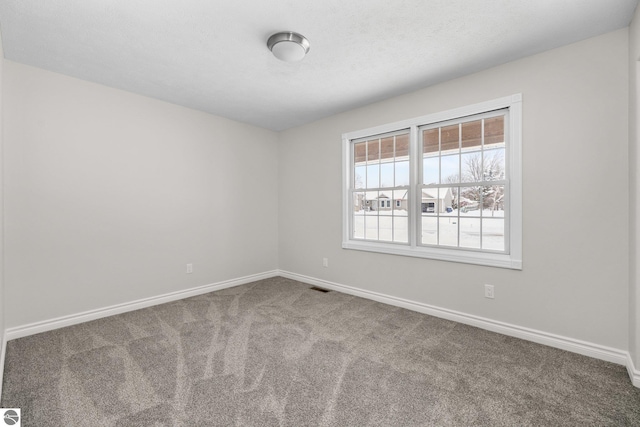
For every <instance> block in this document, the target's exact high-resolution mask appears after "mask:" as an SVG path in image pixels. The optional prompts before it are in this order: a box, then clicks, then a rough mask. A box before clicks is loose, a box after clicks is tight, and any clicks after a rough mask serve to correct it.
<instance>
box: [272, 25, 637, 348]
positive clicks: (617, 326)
mask: <svg viewBox="0 0 640 427" xmlns="http://www.w3.org/2000/svg"><path fill="white" fill-rule="evenodd" d="M628 58H629V53H628V29H622V30H619V31H615V32H612V33H609V34H605V35H602V36H599V37H596V38H592V39H589V40H585V41H582V42H579V43H576V44H573V45H569V46H566V47H562V48H559V49H555V50H552V51H548V52H545V53H542V54H538V55H535V56H531V57H528V58H525V59H522V60H518V61H515V62H511V63H508V64H505V65H502V66H499V67H495V68H492V69H489V70H486V71H483V72H479V73H476V74H473V75H470V76H466V77H463V78H459V79H456V80H452V81H449V82H446V83H443V84H439V85H436V86H432V87H429V88H426V89H424V90H420V91H417V92H413V93H409V94H407V95H404V96H399V97H396V98H393V99H389V100H387V101H383V102H380V103H377V104H373V105H370V106H367V107H364V108H360V109H356V110H352V111H349V112H346V113H343V114H340V115H337V116H334V117H330V118H327V119H325V120H321V121H318V122H316V123H313V124H309V125H306V126H302V127H299V128H296V129H291V130H288V131H285V132H283V133H281V135H280V145H279V150H280V154H279V159H280V169H279V180H278V183H279V194H280V214H279V227H280V233H279V236H280V241H279V248H280V249H279V256H280V268H281V269H283V270H286V271H291V272H294V273H298V274H303V275H307V276H311V277H315V278H319V279H324V280H328V281H333V282H337V283H341V284H345V285H349V286H354V287H357V288H360V289H364V290H367V291H373V292H379V293H383V294H387V295H391V296H394V297H399V298H405V299H408V300H412V301H416V302H420V303H426V304H431V305H435V306H438V307H442V308H446V309H449V310H456V311H459V312H463V313H467V314H472V315H477V316H482V317H485V318H489V319H493V320H497V321H502V322H507V323H510V324H515V325H519V326H523V327H528V328H533V329H537V330H540V331H545V332H548V333H553V334H558V335H561V336H566V337H572V338H574V339H579V340H584V341H587V342H591V343H596V344H600V345H604V346H609V347H612V348H615V349H623V350H626V349H627V348H628V340H629V333H628V331H629V323H628V319H629V318H628V311H629V304H628V297H629V286H628V282H629V259H628V258H629V257H628V247H629V238H628V231H629V202H628V194H629V191H628V190H629V181H628V159H627V156H628V72H629V71H628V70H629V67H628ZM514 93H522V94H523V162H524V173H523V177H524V203H523V208H524V213H523V221H524V228H523V240H524V244H523V263H524V268H523V270H522V271H514V270H506V269H499V268H489V267H480V266H472V265H463V264H457V263H448V262H441V261H432V260H424V259H417V258H408V257H401V256H393V255H384V254H375V253H367V252H359V251H353V250H344V249H341V227H342V223H341V209H340V206H341V194H342V188H341V185H342V184H341V138H340V137H341V134H342V133H343V132H348V131H355V130H359V129H363V128H367V127H371V126H376V125H381V124H385V123H390V122H394V121H398V120H402V119H407V118H411V117H417V116H421V115H425V114H429V113H433V112H437V111H442V110H446V109H450V108H455V107H460V106H465V105H469V104H473V103H477V102H482V101H486V100H490V99H494V98H498V97H502V96H507V95H511V94H514ZM601 197H605V198H606V199H607V200H610V201H611V203H602V204H598V203H596V202H595V200H601ZM317 200H322V201H323V203H320V204H318V203H316V201H317ZM322 257H328V258H329V268H323V267H322ZM485 283H489V284H493V285H495V295H496V298H495V300H488V299H485V298H484V297H483V285H484V284H485Z"/></svg>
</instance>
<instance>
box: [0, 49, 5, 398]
mask: <svg viewBox="0 0 640 427" xmlns="http://www.w3.org/2000/svg"><path fill="white" fill-rule="evenodd" d="M3 75H4V52H3V51H2V38H1V37H0V345H2V343H4V330H5V321H4V317H5V302H4V226H3V215H4V209H3V208H2V205H3V200H4V197H3V192H2V176H3V173H2V163H3V160H4V153H3V145H4V144H3V140H4V132H3V123H4V120H3V115H2V112H3V104H4V93H3V84H2V82H3V79H2V77H3ZM3 374H4V351H2V353H1V354H0V390H2V375H3Z"/></svg>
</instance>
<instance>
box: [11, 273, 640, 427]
mask: <svg viewBox="0 0 640 427" xmlns="http://www.w3.org/2000/svg"><path fill="white" fill-rule="evenodd" d="M310 288H311V287H310V286H308V285H306V284H302V283H299V282H295V281H292V280H289V279H285V278H281V277H277V278H273V279H267V280H262V281H259V282H255V283H251V284H247V285H243V286H238V287H235V288H230V289H226V290H222V291H217V292H212V293H209V294H206V295H201V296H197V297H193V298H188V299H184V300H181V301H177V302H173V303H168V304H164V305H159V306H155V307H151V308H147V309H143V310H138V311H133V312H129V313H125V314H121V315H117V316H113V317H108V318H105V319H100V320H96V321H92V322H88V323H84V324H80V325H76V326H71V327H67V328H63V329H58V330H54V331H50V332H46V333H42V334H38V335H34V336H30V337H25V338H21V339H17V340H12V341H10V342H9V343H8V346H7V353H6V364H5V371H4V391H3V395H2V401H1V404H2V407H5V408H6V407H20V408H22V414H23V425H24V426H103V425H104V426H110V425H116V426H156V425H157V426H160V425H162V426H164V425H167V426H178V425H180V426H182V425H184V426H208V425H212V426H213V425H220V426H233V425H237V426H368V425H371V426H417V425H420V426H431V425H434V426H447V425H455V426H503V425H504V426H527V425H535V426H562V425H575V426H584V425H598V426H600V425H615V426H622V425H629V426H631V425H634V426H639V425H640V389H637V388H635V387H633V386H632V384H631V382H630V380H629V377H628V376H627V373H626V370H625V368H624V367H622V366H618V365H614V364H611V363H607V362H603V361H600V360H595V359H591V358H588V357H584V356H580V355H577V354H573V353H569V352H565V351H562V350H557V349H554V348H550V347H546V346H542V345H539V344H534V343H531V342H527V341H523V340H519V339H515V338H510V337H507V336H503V335H499V334H496V333H492V332H488V331H484V330H481V329H477V328H473V327H470V326H466V325H463V324H459V323H455V322H451V321H447V320H442V319H439V318H436V317H432V316H427V315H424V314H420V313H415V312H412V311H409V310H405V309H401V308H397V307H392V306H388V305H385V304H380V303H376V302H373V301H369V300H366V299H362V298H357V297H353V296H350V295H346V294H342V293H339V292H334V291H331V292H328V293H321V292H317V291H314V290H311V289H310Z"/></svg>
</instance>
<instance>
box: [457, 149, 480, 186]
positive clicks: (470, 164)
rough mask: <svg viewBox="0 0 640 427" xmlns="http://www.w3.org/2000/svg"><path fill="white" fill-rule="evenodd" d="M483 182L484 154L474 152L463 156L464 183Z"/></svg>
mask: <svg viewBox="0 0 640 427" xmlns="http://www.w3.org/2000/svg"><path fill="white" fill-rule="evenodd" d="M482 180H483V173H482V152H480V151H474V152H471V153H463V154H462V181H463V182H479V181H482Z"/></svg>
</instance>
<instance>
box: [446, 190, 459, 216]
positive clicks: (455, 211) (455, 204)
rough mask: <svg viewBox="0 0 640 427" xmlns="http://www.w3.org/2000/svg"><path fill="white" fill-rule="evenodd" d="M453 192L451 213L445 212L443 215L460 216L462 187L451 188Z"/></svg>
mask: <svg viewBox="0 0 640 427" xmlns="http://www.w3.org/2000/svg"><path fill="white" fill-rule="evenodd" d="M449 191H451V212H448V211H447V212H445V213H444V214H443V215H448V216H455V215H458V205H459V204H460V187H449Z"/></svg>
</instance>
